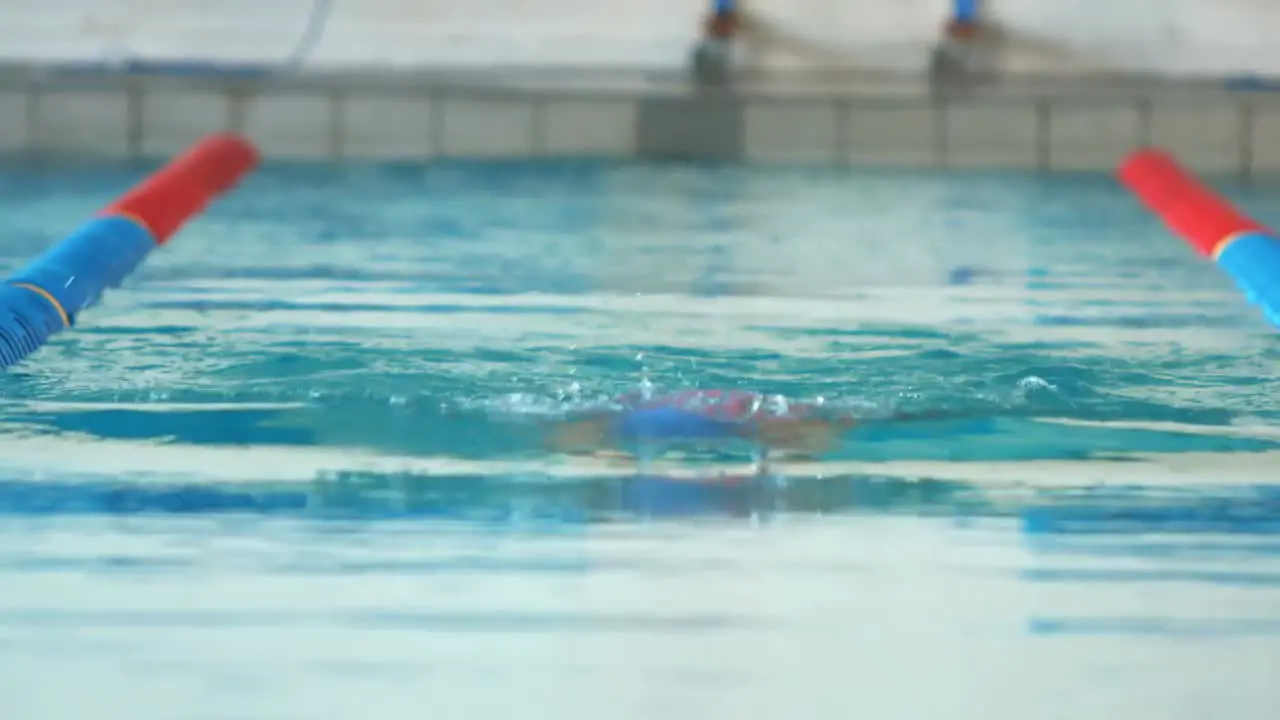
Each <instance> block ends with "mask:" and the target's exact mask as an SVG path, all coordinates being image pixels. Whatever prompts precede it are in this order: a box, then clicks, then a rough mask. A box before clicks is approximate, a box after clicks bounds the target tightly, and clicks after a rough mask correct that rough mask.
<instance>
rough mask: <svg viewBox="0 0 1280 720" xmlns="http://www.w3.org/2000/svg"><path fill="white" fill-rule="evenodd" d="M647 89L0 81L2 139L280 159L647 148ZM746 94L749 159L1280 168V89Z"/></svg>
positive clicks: (156, 154)
mask: <svg viewBox="0 0 1280 720" xmlns="http://www.w3.org/2000/svg"><path fill="white" fill-rule="evenodd" d="M645 102H647V99H646V98H645V97H644V96H641V95H638V94H635V93H631V94H627V93H612V94H610V93H606V92H599V93H588V92H573V93H569V92H563V91H560V92H538V91H505V90H504V91H472V90H469V91H460V90H450V91H443V90H435V91H426V90H411V89H392V90H387V89H385V88H382V89H376V90H374V89H362V88H360V87H354V86H353V87H350V88H341V89H323V90H312V89H294V88H287V87H282V88H270V89H265V90H264V89H261V88H258V89H252V88H250V89H246V87H239V88H237V87H235V86H231V85H227V86H224V87H199V86H198V85H197V86H195V87H188V88H184V87H182V86H180V85H177V86H175V85H169V86H165V85H155V84H148V83H145V82H142V83H135V84H131V85H129V86H98V87H95V86H92V85H83V86H57V85H51V84H23V85H9V86H6V85H3V84H0V153H2V154H6V155H14V154H18V155H22V154H26V155H29V156H37V157H38V156H41V155H47V154H59V155H64V154H74V155H85V156H106V157H120V158H129V157H135V158H162V157H166V156H169V155H171V154H173V153H174V152H177V151H179V150H180V149H182V148H183V147H185V146H186V145H188V144H189V143H190V142H192V141H193V140H194V139H195V138H197V137H199V136H200V135H202V134H204V133H208V132H211V131H217V130H233V131H236V132H241V133H245V134H247V135H248V136H249V137H251V138H253V139H254V140H255V141H256V142H257V143H259V145H260V146H261V148H262V149H263V151H264V153H265V154H266V155H267V156H270V157H279V158H294V159H333V160H344V159H397V160H428V159H432V158H444V157H454V158H457V157H482V158H483V157H487V158H494V157H516V158H521V157H573V156H595V157H619V158H627V157H635V156H636V155H637V154H643V153H641V150H642V148H641V147H640V141H639V140H638V137H639V136H640V135H641V133H639V131H638V129H637V125H638V123H639V122H640V116H641V111H640V108H641V106H642V104H644V103H645ZM740 102H741V103H742V105H741V108H742V109H741V123H740V126H739V128H738V130H737V132H738V133H740V135H741V137H740V139H739V140H737V141H735V142H737V143H738V144H737V145H736V146H735V147H738V148H740V149H739V150H738V151H735V152H732V153H730V154H734V155H741V159H743V160H746V161H748V162H760V163H794V164H815V165H837V166H840V165H848V166H868V167H876V166H880V167H910V168H930V167H990V168H1026V169H1039V170H1045V171H1059V170H1067V171H1071V170H1109V169H1111V168H1113V167H1114V166H1115V164H1116V162H1117V161H1118V160H1119V159H1120V158H1121V157H1122V156H1123V154H1124V153H1125V152H1126V151H1127V150H1129V149H1130V148H1133V147H1135V146H1138V145H1143V144H1157V145H1160V146H1163V147H1166V148H1168V149H1169V150H1171V151H1173V152H1174V153H1175V154H1177V155H1178V156H1179V157H1180V158H1181V159H1182V160H1183V161H1184V162H1185V163H1186V164H1187V165H1189V166H1190V167H1192V168H1194V169H1196V170H1200V171H1206V172H1214V173H1219V174H1239V175H1242V176H1251V175H1253V174H1255V173H1269V172H1276V171H1280V99H1273V98H1270V97H1268V96H1264V95H1255V96H1245V95H1239V96H1229V95H1226V94H1225V93H1213V94H1206V95H1204V96H1200V97H1178V98H1169V99H1144V98H1141V97H1132V96H1130V97H1092V98H1091V97H1067V96H1061V97H1042V98H1037V97H1029V96H1024V97H1017V96H1012V95H1003V96H1002V95H994V94H993V95H991V96H987V97H970V98H967V99H950V100H940V99H934V98H930V97H922V96H914V97H910V96H906V97H828V98H819V97H813V98H804V97H749V96H748V97H743V98H741V99H740ZM733 117H738V115H737V114H736V111H735V114H734V115H733ZM711 131H712V132H714V131H715V130H714V129H712V130H711ZM694 145H695V146H694V147H693V150H695V151H696V149H697V148H696V143H695V144H694Z"/></svg>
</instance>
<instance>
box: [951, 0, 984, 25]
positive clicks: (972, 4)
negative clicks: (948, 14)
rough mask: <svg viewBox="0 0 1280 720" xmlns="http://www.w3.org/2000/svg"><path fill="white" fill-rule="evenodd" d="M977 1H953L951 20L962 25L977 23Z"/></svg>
mask: <svg viewBox="0 0 1280 720" xmlns="http://www.w3.org/2000/svg"><path fill="white" fill-rule="evenodd" d="M978 4H979V0H955V9H954V10H953V11H952V13H953V16H952V19H954V20H956V21H958V22H963V23H976V22H978Z"/></svg>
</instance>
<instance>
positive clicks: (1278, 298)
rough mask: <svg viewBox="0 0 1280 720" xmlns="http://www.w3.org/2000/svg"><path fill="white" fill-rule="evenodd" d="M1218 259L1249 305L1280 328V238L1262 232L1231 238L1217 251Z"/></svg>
mask: <svg viewBox="0 0 1280 720" xmlns="http://www.w3.org/2000/svg"><path fill="white" fill-rule="evenodd" d="M1215 257H1216V259H1217V262H1218V266H1219V267H1221V268H1222V270H1223V271H1224V272H1226V273H1227V274H1228V275H1230V276H1231V277H1232V278H1233V279H1234V280H1235V281H1236V285H1238V286H1239V287H1240V289H1241V290H1242V291H1243V292H1244V294H1245V297H1247V298H1248V300H1249V302H1251V303H1253V304H1254V305H1257V306H1258V307H1259V308H1261V309H1262V312H1263V314H1265V315H1266V317H1267V319H1268V320H1270V321H1271V323H1272V324H1273V325H1276V326H1277V327H1280V238H1276V237H1275V236H1273V235H1269V234H1267V233H1262V232H1248V233H1242V234H1240V235H1237V236H1236V237H1234V238H1230V239H1228V240H1227V241H1226V242H1225V243H1224V244H1223V245H1222V246H1221V247H1220V248H1218V249H1217V250H1216V251H1215Z"/></svg>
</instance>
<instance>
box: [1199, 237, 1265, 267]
mask: <svg viewBox="0 0 1280 720" xmlns="http://www.w3.org/2000/svg"><path fill="white" fill-rule="evenodd" d="M1257 232H1258V231H1257V230H1240V231H1238V232H1233V233H1231V234H1230V235H1227V236H1226V237H1224V238H1222V239H1221V240H1219V241H1218V242H1217V243H1215V244H1214V246H1213V249H1212V250H1211V251H1210V252H1209V257H1211V258H1213V261H1214V262H1217V261H1218V258H1220V257H1222V253H1224V252H1226V251H1227V248H1228V247H1230V246H1231V243H1233V242H1235V241H1237V240H1239V239H1240V238H1242V237H1244V236H1246V235H1256V234H1257Z"/></svg>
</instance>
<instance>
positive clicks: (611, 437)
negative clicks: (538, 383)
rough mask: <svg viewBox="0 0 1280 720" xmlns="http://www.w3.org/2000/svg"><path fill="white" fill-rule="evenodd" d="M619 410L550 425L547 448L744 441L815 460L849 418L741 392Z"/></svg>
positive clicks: (624, 402) (688, 395)
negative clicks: (834, 417) (820, 412)
mask: <svg viewBox="0 0 1280 720" xmlns="http://www.w3.org/2000/svg"><path fill="white" fill-rule="evenodd" d="M618 401H619V404H620V405H621V406H622V407H621V408H620V409H615V410H609V411H596V412H591V413H587V414H584V415H581V416H578V417H571V418H568V419H565V420H563V421H560V422H558V423H556V424H555V425H553V426H552V427H551V428H550V429H549V432H548V434H547V438H546V442H547V446H548V448H549V449H551V450H553V451H555V452H562V453H584V452H585V453H591V452H598V451H601V450H606V449H616V448H618V447H619V446H626V445H632V444H655V445H661V444H699V445H714V444H718V443H724V442H731V441H745V442H748V443H750V444H752V445H754V446H755V447H756V448H757V449H758V450H759V451H760V452H761V453H768V454H777V453H782V454H788V455H818V454H821V453H823V452H827V451H829V450H831V449H833V448H834V447H835V446H836V444H837V443H838V441H839V439H840V434H841V433H842V432H843V431H844V430H846V429H848V428H850V427H852V426H853V425H854V421H853V420H852V419H832V418H826V417H821V416H819V415H818V413H817V410H818V409H819V408H818V406H816V405H813V404H806V403H800V404H797V403H781V402H770V399H769V398H768V397H766V396H764V395H761V394H759V393H753V392H743V391H720V390H693V391H684V392H678V393H672V394H668V395H660V396H656V397H651V398H646V397H643V396H640V395H634V394H633V395H626V396H623V397H621V398H619V399H618Z"/></svg>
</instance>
